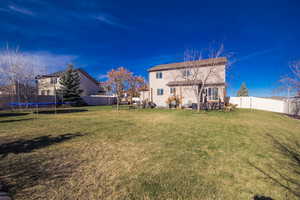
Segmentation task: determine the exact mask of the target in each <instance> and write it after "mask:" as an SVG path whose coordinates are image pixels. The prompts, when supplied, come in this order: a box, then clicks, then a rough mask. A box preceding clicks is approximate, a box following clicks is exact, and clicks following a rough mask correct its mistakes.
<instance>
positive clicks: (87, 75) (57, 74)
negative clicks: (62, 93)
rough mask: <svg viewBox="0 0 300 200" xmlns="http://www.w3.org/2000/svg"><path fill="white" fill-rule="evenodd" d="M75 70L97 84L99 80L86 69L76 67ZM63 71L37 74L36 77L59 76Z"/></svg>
mask: <svg viewBox="0 0 300 200" xmlns="http://www.w3.org/2000/svg"><path fill="white" fill-rule="evenodd" d="M75 71H77V72H81V73H82V74H83V75H85V76H86V77H87V78H88V79H90V80H91V81H92V82H94V83H95V84H97V85H99V82H98V81H97V80H96V79H94V78H93V77H92V76H91V75H89V74H88V73H87V72H86V71H84V70H83V69H81V68H78V69H75ZM64 72H65V71H58V72H54V73H51V74H45V75H39V76H37V77H36V78H37V79H41V78H51V77H60V76H62V75H63V73H64Z"/></svg>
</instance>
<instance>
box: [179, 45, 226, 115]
mask: <svg viewBox="0 0 300 200" xmlns="http://www.w3.org/2000/svg"><path fill="white" fill-rule="evenodd" d="M223 55H224V46H223V45H220V47H219V48H216V49H214V48H209V49H208V60H207V62H208V63H206V64H208V65H209V67H206V68H205V69H204V68H201V66H202V65H203V57H202V52H201V51H197V50H187V51H186V52H185V54H184V63H185V67H184V68H183V69H181V70H180V71H181V72H180V73H179V74H178V76H177V77H176V79H177V80H184V82H185V84H184V85H185V87H187V89H191V90H192V91H193V93H194V94H195V96H196V98H197V110H198V111H199V110H200V106H201V103H202V102H203V101H205V99H204V97H203V92H204V89H205V87H206V85H207V83H208V82H209V81H211V80H212V79H218V78H220V77H219V76H220V70H222V69H220V65H219V63H220V57H221V56H223ZM225 67H227V65H226V66H225Z"/></svg>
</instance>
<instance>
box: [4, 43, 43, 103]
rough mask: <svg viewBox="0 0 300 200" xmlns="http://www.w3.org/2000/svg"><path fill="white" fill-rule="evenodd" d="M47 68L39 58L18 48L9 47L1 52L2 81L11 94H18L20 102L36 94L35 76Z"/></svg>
mask: <svg viewBox="0 0 300 200" xmlns="http://www.w3.org/2000/svg"><path fill="white" fill-rule="evenodd" d="M45 69H46V68H45V66H44V65H43V63H41V62H40V61H39V60H38V59H36V58H34V57H32V56H29V55H26V54H24V53H22V52H20V51H19V49H18V48H16V49H12V48H9V47H7V48H6V49H5V50H3V51H1V52H0V74H1V75H0V83H1V84H2V85H5V86H6V87H7V88H8V90H9V91H8V93H9V95H10V96H13V95H14V96H17V98H18V101H19V102H20V101H21V100H24V101H28V100H29V98H30V97H32V96H33V95H34V94H35V92H36V88H35V77H36V76H37V75H38V74H41V73H44V72H45Z"/></svg>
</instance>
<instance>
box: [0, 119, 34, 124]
mask: <svg viewBox="0 0 300 200" xmlns="http://www.w3.org/2000/svg"><path fill="white" fill-rule="evenodd" d="M29 120H33V118H26V119H9V120H2V121H0V123H11V122H21V121H29Z"/></svg>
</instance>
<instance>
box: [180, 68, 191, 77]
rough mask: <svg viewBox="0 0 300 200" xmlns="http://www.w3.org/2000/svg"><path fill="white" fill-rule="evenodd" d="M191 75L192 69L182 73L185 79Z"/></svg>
mask: <svg viewBox="0 0 300 200" xmlns="http://www.w3.org/2000/svg"><path fill="white" fill-rule="evenodd" d="M190 75H191V70H190V69H184V70H183V71H182V76H183V77H184V78H187V77H189V76H190Z"/></svg>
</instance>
